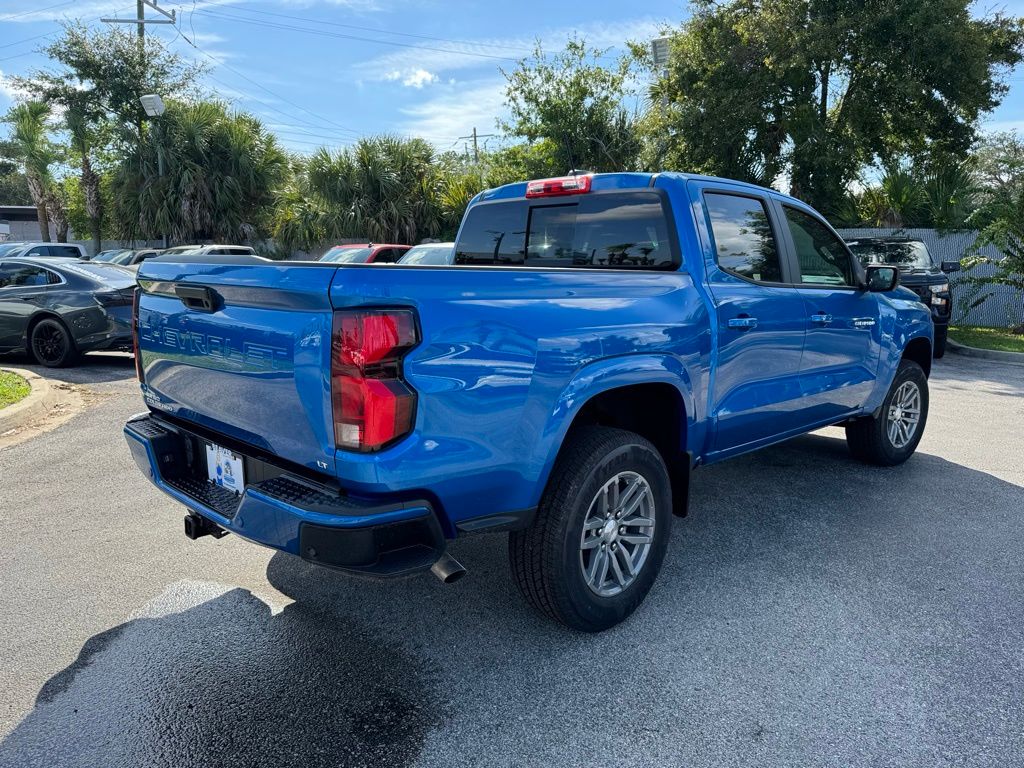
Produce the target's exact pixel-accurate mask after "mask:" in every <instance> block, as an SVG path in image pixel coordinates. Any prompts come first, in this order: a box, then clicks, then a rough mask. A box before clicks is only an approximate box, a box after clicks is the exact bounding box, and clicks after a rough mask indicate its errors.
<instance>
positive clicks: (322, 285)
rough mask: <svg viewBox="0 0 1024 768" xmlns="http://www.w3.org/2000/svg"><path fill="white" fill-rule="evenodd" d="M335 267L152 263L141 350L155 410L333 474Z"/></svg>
mask: <svg viewBox="0 0 1024 768" xmlns="http://www.w3.org/2000/svg"><path fill="white" fill-rule="evenodd" d="M336 270H337V266H336V265H331V264H322V265H321V264H315V263H301V264H298V263H287V262H286V263H272V262H271V263H265V264H264V263H259V264H244V265H233V264H200V263H176V262H164V261H158V260H151V261H147V262H145V264H144V266H143V267H142V269H141V270H140V273H139V285H140V287H141V289H142V293H141V294H140V299H139V348H140V350H141V362H142V367H143V371H144V383H143V387H142V388H143V394H144V396H145V399H146V402H147V404H148V405H149V406H150V407H152V408H153V409H155V410H157V411H160V412H163V413H166V414H170V415H172V416H177V417H179V418H181V419H184V420H186V421H188V422H191V423H193V424H198V425H200V426H203V427H206V428H208V429H211V430H214V431H215V432H218V433H221V434H224V435H228V436H230V437H232V438H234V439H236V440H240V441H242V442H244V443H247V444H249V445H251V446H254V447H256V448H259V449H263V450H265V451H267V452H269V453H271V454H274V455H276V456H280V457H281V458H284V459H287V460H289V461H292V462H295V463H297V464H301V465H303V466H306V467H309V468H312V469H318V470H319V471H321V472H333V471H334V440H333V423H332V420H331V399H330V380H329V377H328V372H329V370H330V347H331V345H330V338H331V324H332V310H331V302H330V295H329V288H330V285H331V281H332V279H333V277H334V273H335V272H336Z"/></svg>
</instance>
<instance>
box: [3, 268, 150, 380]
mask: <svg viewBox="0 0 1024 768" xmlns="http://www.w3.org/2000/svg"><path fill="white" fill-rule="evenodd" d="M134 293H135V275H134V274H133V273H131V272H129V271H128V270H125V269H123V268H122V267H119V266H117V265H114V264H104V263H102V262H101V263H98V264H96V263H92V262H88V261H83V260H81V259H77V258H75V259H71V258H62V257H59V256H16V257H8V256H4V255H0V353H3V352H16V351H25V352H28V353H29V354H30V355H31V356H33V357H34V358H35V359H36V360H37V361H38V362H39V363H41V364H42V365H45V366H48V367H51V368H59V367H63V366H67V365H71V364H73V363H74V362H75V360H77V358H78V356H79V355H80V354H81V353H83V352H90V351H93V350H99V349H114V350H122V351H127V350H130V349H131V348H132V330H131V318H132V300H133V296H134Z"/></svg>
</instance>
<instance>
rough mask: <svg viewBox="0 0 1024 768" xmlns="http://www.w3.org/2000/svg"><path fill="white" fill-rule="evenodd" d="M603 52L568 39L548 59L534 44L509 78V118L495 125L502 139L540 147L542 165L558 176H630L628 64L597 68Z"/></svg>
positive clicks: (635, 148) (633, 147)
mask: <svg viewBox="0 0 1024 768" xmlns="http://www.w3.org/2000/svg"><path fill="white" fill-rule="evenodd" d="M606 53H607V52H606V51H604V50H601V49H598V48H588V47H587V44H586V42H585V41H584V40H582V39H576V38H574V39H571V40H570V41H569V42H568V43H567V44H566V47H565V49H564V50H562V51H560V52H559V53H557V54H555V55H554V56H548V55H547V54H545V52H544V50H543V49H542V48H541V46H540V44H538V45H537V46H536V48H535V50H534V53H533V55H532V56H531V57H529V58H526V59H523V60H521V61H520V62H519V63H518V65H517V66H516V68H515V69H514V70H512V71H511V72H504V71H503V72H502V74H504V75H505V78H506V80H507V81H508V84H507V86H506V88H505V100H506V106H507V107H508V110H509V115H510V118H509V120H507V121H504V122H502V123H501V127H502V129H503V130H504V131H505V133H506V134H508V135H509V136H513V137H518V138H523V139H525V140H526V141H527V142H528V143H529V144H531V145H532V144H534V143H535V142H539V141H543V142H544V143H543V144H542V145H541V146H542V147H543V148H544V149H545V150H546V151H547V152H548V153H549V157H550V160H548V161H547V162H546V163H545V164H546V165H553V166H554V167H555V168H557V171H556V172H557V173H558V174H564V173H566V172H568V171H569V170H571V169H573V168H579V169H585V170H589V171H626V170H634V169H635V168H636V165H637V158H638V155H639V152H640V142H639V140H638V138H637V133H636V126H635V121H636V116H635V114H634V113H633V112H630V111H629V110H628V109H627V107H626V101H627V99H628V97H629V96H631V95H632V90H631V87H630V82H631V81H630V59H629V58H627V57H623V58H622V59H620V60H619V61H618V62H617V63H616V64H615V65H614V66H611V67H607V66H605V65H604V64H603V63H602V59H603V58H604V57H605V55H606Z"/></svg>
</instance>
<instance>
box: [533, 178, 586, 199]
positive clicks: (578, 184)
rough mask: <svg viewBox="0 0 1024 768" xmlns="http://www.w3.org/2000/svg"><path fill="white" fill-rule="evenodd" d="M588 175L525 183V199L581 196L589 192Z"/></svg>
mask: <svg viewBox="0 0 1024 768" xmlns="http://www.w3.org/2000/svg"><path fill="white" fill-rule="evenodd" d="M591 178H592V177H591V176H590V175H589V174H583V175H580V176H560V177H558V178H556V179H536V180H534V181H528V182H526V196H527V197H554V196H556V195H582V194H583V193H585V192H589V191H590V180H591Z"/></svg>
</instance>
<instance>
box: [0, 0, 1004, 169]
mask: <svg viewBox="0 0 1024 768" xmlns="http://www.w3.org/2000/svg"><path fill="white" fill-rule="evenodd" d="M161 6H162V7H165V8H167V9H171V8H174V9H175V10H176V11H177V13H178V20H179V24H178V29H175V28H174V27H170V26H157V25H151V26H149V27H147V30H148V32H147V34H153V35H158V36H160V37H161V38H162V39H164V40H165V41H168V42H169V44H170V45H171V47H172V48H173V49H174V50H176V51H178V52H180V53H181V54H182V55H184V56H187V57H190V58H194V59H197V60H201V61H205V62H206V63H208V64H209V65H210V66H211V71H210V73H209V75H208V76H207V78H206V85H207V86H208V87H209V88H210V89H211V90H215V91H217V92H218V93H220V94H221V96H222V97H223V98H225V99H227V100H229V101H231V102H232V103H233V104H235V105H236V106H237V107H239V108H244V109H246V110H248V111H250V112H253V113H255V114H257V115H259V116H260V117H261V118H262V119H263V120H264V122H265V123H266V124H267V125H268V127H270V128H271V130H273V131H274V132H275V133H277V134H278V136H279V137H280V139H281V140H282V142H283V143H284V144H285V145H286V146H287V147H289V148H291V149H293V150H296V151H311V150H312V149H314V148H315V147H316V146H319V145H327V146H342V145H345V144H348V143H350V142H351V141H353V140H354V139H355V138H356V137H358V136H360V135H367V134H374V133H384V132H389V133H397V134H403V135H419V136H423V137H424V138H427V139H429V140H430V141H431V142H432V143H434V144H435V145H436V146H438V147H439V148H441V149H446V148H458V149H462V147H463V146H464V144H465V140H464V139H459V138H458V137H460V136H464V135H466V134H468V133H469V132H470V131H471V130H472V129H473V127H474V126H475V127H476V128H477V130H478V131H480V132H481V133H493V132H495V120H496V118H497V117H499V116H500V115H501V114H502V111H503V107H502V101H503V94H502V90H503V85H504V78H503V77H502V75H501V73H500V71H499V67H504V68H510V67H512V66H514V63H515V59H516V58H518V57H520V56H522V55H524V54H526V53H528V52H529V50H530V48H531V47H532V45H533V41H534V40H536V39H538V38H539V39H540V40H541V41H542V42H543V43H544V45H545V47H546V48H549V49H554V48H558V47H560V45H561V44H562V43H564V41H565V40H566V38H567V37H568V36H569V35H571V34H573V33H576V34H578V35H581V36H583V37H585V38H586V39H587V40H589V41H591V42H592V43H594V44H596V45H599V46H601V47H608V48H612V54H614V53H616V52H618V51H620V50H621V49H622V46H623V44H624V42H625V41H626V40H646V39H649V38H650V37H652V36H653V35H654V34H655V33H656V31H657V29H658V27H659V26H660V25H661V24H664V23H672V24H676V23H678V22H679V21H681V20H682V19H683V18H684V16H685V14H686V10H685V8H686V4H685V3H684V2H679V0H671V1H669V0H646V1H645V2H640V3H638V2H623V0H588V1H587V2H572V1H570V2H565V1H564V0H563V1H562V2H550V0H548V1H547V2H544V1H543V0H518V2H500V1H496V0H487V1H486V2H463V1H460V0H412V1H410V0H195V2H193V1H192V0H188V2H184V3H180V4H178V3H175V2H172V0H165V1H164V2H162V3H161ZM978 7H979V8H983V9H985V10H988V9H991V8H992V7H993V6H991V5H984V6H980V5H979V6H978ZM1004 7H1005V9H1006V10H1007V11H1008V12H1012V13H1024V0H1019V1H1018V2H1014V3H1006V4H1005V6H1004ZM134 15H135V3H134V1H133V0H64V2H61V0H0V111H5V110H6V108H7V107H8V106H9V105H10V103H11V101H12V99H13V98H14V97H15V96H16V94H15V93H14V91H13V89H12V87H11V85H10V83H9V81H8V80H7V79H6V78H8V77H9V76H11V75H16V74H24V73H27V72H29V71H30V70H32V69H33V68H36V67H40V66H44V65H45V64H46V59H45V57H43V56H41V55H39V54H37V53H34V52H33V51H34V49H35V48H37V47H38V46H39V45H41V44H45V43H46V42H47V41H48V39H50V38H48V37H45V36H47V35H52V34H53V33H54V32H55V31H56V30H57V28H58V27H57V25H58V23H59V21H60V20H61V19H63V18H81V19H83V20H86V21H91V22H93V23H96V24H99V21H98V19H99V18H100V17H101V16H102V17H107V16H117V17H123V18H129V17H134ZM147 15H148V16H156V13H155V12H154V11H149V10H147ZM126 28H127V29H133V28H131V27H126ZM186 38H187V39H188V40H191V41H192V42H194V43H195V45H196V46H197V47H198V50H197V48H196V47H192V46H191V45H189V43H188V42H187V39H186ZM1010 85H1011V91H1010V94H1009V95H1008V97H1007V99H1006V100H1005V102H1004V104H1003V105H1002V106H1001V107H1000V108H999V109H998V110H997V111H996V112H995V113H994V114H993V115H991V116H989V117H988V118H987V119H986V128H989V129H998V130H1006V129H1010V128H1020V129H1024V69H1020V70H1018V71H1017V72H1015V73H1013V74H1012V75H1011V80H1010ZM493 141H494V139H491V142H493ZM492 146H493V144H492Z"/></svg>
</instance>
